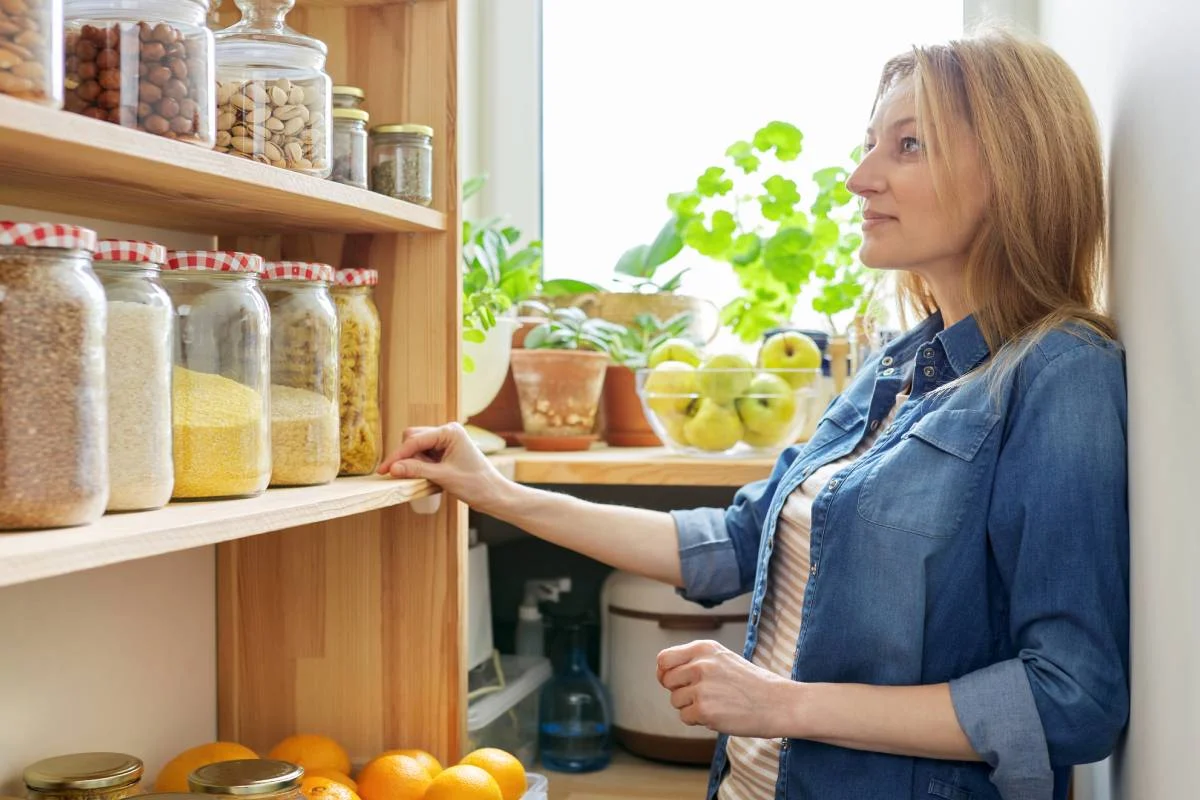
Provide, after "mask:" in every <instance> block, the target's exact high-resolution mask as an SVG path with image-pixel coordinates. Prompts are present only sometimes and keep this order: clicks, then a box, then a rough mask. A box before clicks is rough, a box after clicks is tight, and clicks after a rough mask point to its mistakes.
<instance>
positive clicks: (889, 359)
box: [879, 356, 896, 367]
mask: <svg viewBox="0 0 1200 800" xmlns="http://www.w3.org/2000/svg"><path fill="white" fill-rule="evenodd" d="M879 363H880V364H883V365H884V366H885V367H890V366H891V365H892V364H895V363H896V359H894V358H892V357H891V356H884V357H883V360H882V361H880V362H879Z"/></svg>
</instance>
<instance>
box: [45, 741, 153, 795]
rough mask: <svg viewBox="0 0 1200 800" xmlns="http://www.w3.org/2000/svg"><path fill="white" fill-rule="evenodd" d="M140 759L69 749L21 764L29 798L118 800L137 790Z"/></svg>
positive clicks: (140, 775) (139, 778)
mask: <svg viewBox="0 0 1200 800" xmlns="http://www.w3.org/2000/svg"><path fill="white" fill-rule="evenodd" d="M144 769H145V768H144V767H143V766H142V760H141V759H140V758H136V757H134V756H130V755H126V754H124V753H73V754H71V755H65V756H54V757H53V758H46V759H42V760H41V761H38V762H36V763H34V764H30V765H29V766H28V767H26V768H25V788H26V790H27V797H28V798H29V800H122V798H125V797H131V796H132V795H135V794H137V793H138V784H139V783H140V782H141V780H142V772H143V771H144Z"/></svg>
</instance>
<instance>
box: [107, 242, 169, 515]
mask: <svg viewBox="0 0 1200 800" xmlns="http://www.w3.org/2000/svg"><path fill="white" fill-rule="evenodd" d="M166 260H167V249H166V248H165V247H163V246H162V245H160V244H154V243H153V242H133V241H121V240H117V239H105V240H103V241H101V242H99V243H97V245H96V254H95V263H94V265H93V269H94V270H95V272H96V277H97V278H99V279H100V283H101V284H102V285H103V286H104V294H105V296H106V297H107V299H108V330H107V332H106V333H105V336H104V342H105V367H106V371H107V374H108V377H107V380H108V510H109V511H142V510H146V509H151V508H162V507H163V506H165V505H166V504H167V502H168V501H169V500H170V499H171V489H172V488H173V487H174V485H175V467H174V465H173V463H172V460H171V346H172V343H173V342H174V329H175V314H174V312H173V310H172V308H171V299H170V298H169V297H168V296H167V292H166V290H165V289H163V286H162V282H161V281H160V280H159V277H158V276H159V270H160V269H161V267H162V263H163V262H164V261H166Z"/></svg>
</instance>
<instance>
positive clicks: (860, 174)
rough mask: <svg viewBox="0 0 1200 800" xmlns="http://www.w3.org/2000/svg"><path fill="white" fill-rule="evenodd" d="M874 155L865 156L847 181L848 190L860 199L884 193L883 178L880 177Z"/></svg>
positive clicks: (869, 153) (870, 153)
mask: <svg viewBox="0 0 1200 800" xmlns="http://www.w3.org/2000/svg"><path fill="white" fill-rule="evenodd" d="M872 153H873V151H872V152H868V153H866V154H864V155H863V159H862V161H860V162H859V163H858V166H857V167H855V168H854V171H853V172H851V173H850V177H849V178H847V179H846V188H847V189H849V190H850V191H851V192H853V193H854V194H856V195H858V196H859V197H866V196H867V195H869V194H876V193H878V192H881V191H883V176H882V175H880V173H879V169H878V168H877V167H876V165H875V160H874V159H873V158H872V157H871V156H872Z"/></svg>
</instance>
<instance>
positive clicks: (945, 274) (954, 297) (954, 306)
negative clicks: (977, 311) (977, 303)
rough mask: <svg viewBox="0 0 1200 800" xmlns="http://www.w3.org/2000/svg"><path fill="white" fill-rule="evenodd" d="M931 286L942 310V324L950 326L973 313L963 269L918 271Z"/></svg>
mask: <svg viewBox="0 0 1200 800" xmlns="http://www.w3.org/2000/svg"><path fill="white" fill-rule="evenodd" d="M917 274H918V275H920V276H921V278H922V279H924V281H925V285H926V286H928V287H929V292H930V294H932V295H933V301H934V302H935V303H936V304H937V307H938V310H939V311H941V312H942V324H943V325H944V326H945V327H947V328H949V327H950V326H951V325H953V324H954V323H956V322H959V321H961V320H963V319H966V318H967V317H968V316H970V314H971V309H970V307H969V305H968V303H967V298H966V286H965V284H964V281H963V275H962V270H961V269H955V270H936V271H935V270H929V271H924V270H922V271H918V272H917Z"/></svg>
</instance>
